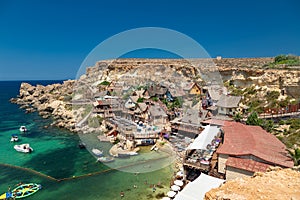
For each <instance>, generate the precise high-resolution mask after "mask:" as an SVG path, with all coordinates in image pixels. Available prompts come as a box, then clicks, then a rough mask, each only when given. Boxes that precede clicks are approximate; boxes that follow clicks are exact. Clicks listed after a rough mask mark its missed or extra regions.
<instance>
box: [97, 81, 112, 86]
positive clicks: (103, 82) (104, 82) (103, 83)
mask: <svg viewBox="0 0 300 200" xmlns="http://www.w3.org/2000/svg"><path fill="white" fill-rule="evenodd" d="M109 84H110V82H108V81H102V82H101V83H100V84H99V85H109Z"/></svg>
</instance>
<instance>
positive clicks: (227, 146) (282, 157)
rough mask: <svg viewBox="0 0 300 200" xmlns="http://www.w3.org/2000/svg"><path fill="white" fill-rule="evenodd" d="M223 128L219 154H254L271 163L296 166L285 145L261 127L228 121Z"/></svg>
mask: <svg viewBox="0 0 300 200" xmlns="http://www.w3.org/2000/svg"><path fill="white" fill-rule="evenodd" d="M223 130H224V143H223V144H222V145H221V146H220V147H219V149H218V150H217V153H218V154H227V155H229V156H251V155H252V156H255V157H257V158H259V159H261V160H263V161H264V162H265V163H268V164H271V165H276V166H281V167H293V166H294V162H293V161H292V159H291V158H290V157H289V155H288V152H287V150H286V147H285V145H284V144H283V143H282V142H281V141H280V140H278V139H277V138H276V137H275V136H274V135H272V134H271V133H268V132H267V131H265V130H264V129H262V128H261V127H259V126H248V125H244V124H241V123H238V122H226V123H225V124H224V127H223ZM263 161H262V162H263Z"/></svg>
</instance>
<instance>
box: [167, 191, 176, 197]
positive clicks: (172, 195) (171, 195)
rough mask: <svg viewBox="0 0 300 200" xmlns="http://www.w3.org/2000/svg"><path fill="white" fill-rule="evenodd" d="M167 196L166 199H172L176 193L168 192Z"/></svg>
mask: <svg viewBox="0 0 300 200" xmlns="http://www.w3.org/2000/svg"><path fill="white" fill-rule="evenodd" d="M167 195H168V197H171V198H173V197H175V195H176V192H174V191H169V192H168V193H167Z"/></svg>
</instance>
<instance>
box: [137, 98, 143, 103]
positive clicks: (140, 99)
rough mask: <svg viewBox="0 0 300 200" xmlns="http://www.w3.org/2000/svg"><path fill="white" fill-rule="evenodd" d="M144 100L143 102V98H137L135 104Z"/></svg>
mask: <svg viewBox="0 0 300 200" xmlns="http://www.w3.org/2000/svg"><path fill="white" fill-rule="evenodd" d="M144 100H145V99H144V98H143V97H140V98H138V100H137V103H143V102H144Z"/></svg>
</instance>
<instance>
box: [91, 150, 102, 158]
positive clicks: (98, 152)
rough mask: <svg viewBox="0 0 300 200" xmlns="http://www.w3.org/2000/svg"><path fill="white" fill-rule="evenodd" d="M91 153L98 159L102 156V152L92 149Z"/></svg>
mask: <svg viewBox="0 0 300 200" xmlns="http://www.w3.org/2000/svg"><path fill="white" fill-rule="evenodd" d="M92 152H93V154H95V155H96V156H98V157H101V156H103V151H100V150H99V149H96V148H93V149H92Z"/></svg>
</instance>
